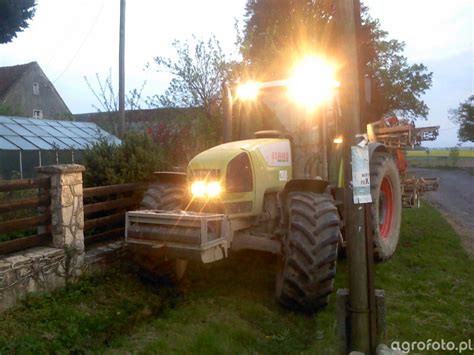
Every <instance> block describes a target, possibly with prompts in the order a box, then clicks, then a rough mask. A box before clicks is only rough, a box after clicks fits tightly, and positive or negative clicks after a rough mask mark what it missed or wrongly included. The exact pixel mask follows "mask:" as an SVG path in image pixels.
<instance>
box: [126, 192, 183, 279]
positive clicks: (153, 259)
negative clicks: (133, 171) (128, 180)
mask: <svg viewBox="0 0 474 355" xmlns="http://www.w3.org/2000/svg"><path fill="white" fill-rule="evenodd" d="M184 197H185V189H184V187H183V186H180V185H176V184H170V183H167V184H164V183H152V184H150V186H149V187H148V189H147V190H146V191H145V193H144V195H143V199H142V202H141V204H140V210H165V211H173V210H178V209H182V208H183V207H184ZM134 255H135V261H136V263H137V264H138V266H139V267H140V269H141V275H142V276H144V277H145V278H146V279H149V280H152V281H159V282H162V281H164V282H171V283H175V282H178V281H179V280H180V279H181V278H182V277H183V276H184V273H185V271H186V267H187V260H182V259H167V258H166V256H165V257H164V258H163V256H161V255H159V253H158V252H155V250H151V249H150V248H136V250H134Z"/></svg>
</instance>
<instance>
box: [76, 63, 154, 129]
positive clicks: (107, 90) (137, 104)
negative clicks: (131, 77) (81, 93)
mask: <svg viewBox="0 0 474 355" xmlns="http://www.w3.org/2000/svg"><path fill="white" fill-rule="evenodd" d="M95 79H96V82H97V88H94V87H93V86H92V84H91V83H90V81H89V79H87V77H86V76H84V80H85V81H86V83H87V86H88V87H89V89H90V91H91V92H92V94H93V95H94V97H95V98H96V99H97V102H98V103H99V104H98V105H92V107H94V108H95V109H96V110H97V112H109V113H110V120H111V122H112V126H113V129H114V133H115V135H118V133H119V132H118V127H119V120H120V118H119V117H118V114H117V113H118V94H116V93H115V90H114V86H113V83H112V70H110V69H109V74H108V75H107V77H106V78H105V79H101V77H100V76H99V74H98V73H96V74H95ZM145 85H146V82H143V84H142V86H141V88H140V89H132V90H130V91H129V93H128V95H126V96H125V108H126V109H127V110H140V109H141V104H142V93H143V89H144V87H145Z"/></svg>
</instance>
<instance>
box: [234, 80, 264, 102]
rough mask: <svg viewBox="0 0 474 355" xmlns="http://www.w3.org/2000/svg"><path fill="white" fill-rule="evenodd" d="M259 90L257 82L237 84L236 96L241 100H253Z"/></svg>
mask: <svg viewBox="0 0 474 355" xmlns="http://www.w3.org/2000/svg"><path fill="white" fill-rule="evenodd" d="M259 91H260V85H259V84H258V83H253V82H249V83H246V84H241V85H239V86H237V97H238V98H239V99H241V100H255V99H256V98H257V96H258V93H259Z"/></svg>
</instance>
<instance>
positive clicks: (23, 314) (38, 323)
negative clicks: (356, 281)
mask: <svg viewBox="0 0 474 355" xmlns="http://www.w3.org/2000/svg"><path fill="white" fill-rule="evenodd" d="M473 270H474V261H473V260H472V259H469V258H468V257H467V255H466V253H465V252H464V250H463V249H462V247H461V246H460V240H459V237H458V236H457V235H456V234H455V232H454V231H453V230H452V229H451V227H450V226H449V224H448V223H447V222H446V221H445V220H444V219H443V218H442V216H441V215H440V214H439V213H438V212H437V211H436V210H434V209H433V208H432V207H430V206H428V205H426V204H424V205H423V207H422V208H421V209H418V210H405V211H404V218H403V226H402V237H401V244H400V246H399V250H398V251H397V253H396V255H395V256H394V257H393V258H392V259H391V260H390V261H388V262H386V263H383V264H377V270H376V273H377V275H376V283H377V287H378V288H382V289H384V290H385V292H386V303H387V322H388V339H387V342H388V343H390V342H391V341H394V340H397V341H422V340H427V339H433V340H440V339H445V340H446V341H454V342H460V341H465V340H468V339H470V338H471V339H472V338H474V316H473V315H474V274H473ZM274 277H275V259H274V258H273V257H272V256H270V255H265V254H261V253H254V252H252V253H238V254H236V255H233V256H232V257H231V258H229V259H227V260H223V261H220V262H217V263H214V264H210V265H198V264H194V265H191V267H190V269H189V272H188V274H187V276H186V278H185V281H184V282H183V284H182V285H181V286H180V287H179V289H172V288H166V287H164V286H160V285H154V286H153V285H149V284H145V283H143V282H140V281H139V280H138V279H137V277H136V276H135V275H134V274H133V273H132V272H131V271H130V269H118V270H113V271H110V272H107V273H104V274H99V275H95V276H92V277H87V278H85V279H84V280H83V281H81V282H80V283H78V284H76V285H73V286H71V287H69V288H67V289H62V290H58V291H55V292H53V293H50V294H43V295H37V296H32V297H28V298H27V299H26V300H25V301H24V302H22V303H21V304H20V305H19V306H18V307H16V308H15V309H13V310H12V311H10V312H7V313H5V314H3V315H1V316H0V353H11V352H16V353H28V352H30V353H51V352H58V353H66V352H77V353H82V352H105V353H106V352H110V353H124V354H125V353H130V352H133V353H136V352H138V353H157V352H158V353H197V354H208V353H216V354H219V353H223V354H224V353H331V352H333V349H334V340H335V339H334V325H335V305H334V297H333V298H332V300H331V303H330V305H329V306H328V307H327V308H326V309H325V310H323V311H322V312H319V313H318V314H316V315H315V316H307V315H302V314H297V313H293V312H290V311H287V310H285V309H283V308H281V307H280V306H279V305H278V304H277V303H276V302H275V300H274V298H273V288H274ZM346 278H347V269H346V263H345V260H341V261H340V262H339V265H338V275H337V279H336V288H339V287H345V285H346V280H347V279H346Z"/></svg>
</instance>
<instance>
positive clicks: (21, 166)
mask: <svg viewBox="0 0 474 355" xmlns="http://www.w3.org/2000/svg"><path fill="white" fill-rule="evenodd" d="M19 152H20V156H19V158H20V179H23V158H22V156H21V150H20V151H19Z"/></svg>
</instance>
